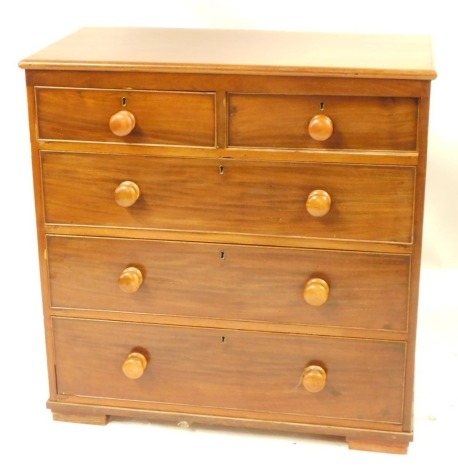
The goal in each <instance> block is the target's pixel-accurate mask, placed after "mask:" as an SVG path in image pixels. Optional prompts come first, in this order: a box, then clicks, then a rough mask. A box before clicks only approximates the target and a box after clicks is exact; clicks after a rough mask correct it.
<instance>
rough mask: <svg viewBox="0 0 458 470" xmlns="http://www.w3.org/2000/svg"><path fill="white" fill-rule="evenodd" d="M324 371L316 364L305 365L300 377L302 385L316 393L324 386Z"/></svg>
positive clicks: (308, 390)
mask: <svg viewBox="0 0 458 470" xmlns="http://www.w3.org/2000/svg"><path fill="white" fill-rule="evenodd" d="M326 378H327V377H326V371H325V370H324V369H323V368H322V367H321V366H317V365H310V366H307V367H306V368H305V370H304V375H303V377H302V385H303V386H304V388H305V390H307V392H310V393H318V392H321V390H323V389H324V387H325V386H326Z"/></svg>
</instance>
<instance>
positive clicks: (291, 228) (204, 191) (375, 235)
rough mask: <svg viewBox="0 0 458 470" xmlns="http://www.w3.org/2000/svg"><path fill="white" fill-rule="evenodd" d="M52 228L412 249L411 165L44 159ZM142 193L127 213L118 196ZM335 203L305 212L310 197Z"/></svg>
mask: <svg viewBox="0 0 458 470" xmlns="http://www.w3.org/2000/svg"><path fill="white" fill-rule="evenodd" d="M41 159H42V170H43V187H44V189H43V190H44V200H45V202H44V205H45V218H46V222H47V223H51V224H77V225H90V226H104V227H108V226H111V227H132V228H150V229H161V230H179V231H184V230H185V231H192V232H219V233H240V234H250V235H270V236H280V237H295V238H328V239H332V240H363V241H364V240H370V241H382V242H398V243H411V242H412V224H413V196H414V184H415V168H414V167H388V166H364V165H341V164H325V163H323V164H304V163H287V162H280V163H273V162H263V161H261V162H259V161H256V162H255V161H232V160H228V159H224V158H223V159H211V158H209V159H194V158H173V157H172V158H165V157H149V156H126V155H96V154H71V153H53V152H42V153H41ZM125 181H131V182H134V183H135V184H136V185H137V186H138V188H139V197H138V200H136V202H135V203H134V204H133V205H132V206H131V207H128V208H126V207H120V206H119V205H118V204H117V203H116V202H115V198H114V194H115V191H117V189H118V188H119V185H121V183H124V182H125ZM317 189H319V190H324V191H326V192H327V193H328V194H329V195H330V198H331V200H332V203H331V206H330V210H329V212H328V213H327V214H326V215H325V216H323V217H316V216H312V215H310V214H309V213H308V211H307V209H306V203H307V200H308V198H309V196H310V195H311V194H312V193H313V191H315V190H317Z"/></svg>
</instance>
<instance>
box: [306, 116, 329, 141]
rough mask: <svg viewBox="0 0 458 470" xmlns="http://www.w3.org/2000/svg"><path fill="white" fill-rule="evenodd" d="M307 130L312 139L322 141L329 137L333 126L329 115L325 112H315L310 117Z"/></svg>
mask: <svg viewBox="0 0 458 470" xmlns="http://www.w3.org/2000/svg"><path fill="white" fill-rule="evenodd" d="M308 130H309V135H310V137H311V138H312V139H314V140H319V141H323V140H328V139H329V137H331V135H332V133H333V131H334V126H333V124H332V120H331V118H330V117H328V116H326V115H325V114H317V115H316V116H313V117H312V119H310V122H309V127H308Z"/></svg>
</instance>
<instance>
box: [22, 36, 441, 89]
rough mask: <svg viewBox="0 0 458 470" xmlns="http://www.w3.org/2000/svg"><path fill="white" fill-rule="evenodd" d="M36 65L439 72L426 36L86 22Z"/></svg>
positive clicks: (416, 75)
mask: <svg viewBox="0 0 458 470" xmlns="http://www.w3.org/2000/svg"><path fill="white" fill-rule="evenodd" d="M20 66H21V67H22V68H25V69H41V70H108V71H109V70H124V71H164V72H202V73H242V74H243V73H257V74H263V73H264V74H269V73H273V72H274V73H276V74H282V75H304V76H307V75H315V76H329V77H333V76H335V77H362V78H378V77H380V78H401V79H419V80H431V79H434V78H435V77H436V72H435V70H434V64H433V60H432V44H431V39H430V38H429V37H428V36H412V35H409V36H407V35H406V36H404V35H367V34H353V33H333V34H329V33H304V32H280V31H244V30H212V29H207V30H197V29H153V28H84V29H81V30H79V31H77V32H75V33H73V34H71V35H70V36H67V37H66V38H64V39H62V40H60V41H58V42H56V43H55V44H53V45H51V46H49V47H47V48H46V49H44V50H42V51H40V52H38V53H36V54H33V55H32V56H30V57H28V58H26V59H24V60H23V61H22V62H21V63H20Z"/></svg>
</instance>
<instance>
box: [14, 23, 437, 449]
mask: <svg viewBox="0 0 458 470" xmlns="http://www.w3.org/2000/svg"><path fill="white" fill-rule="evenodd" d="M120 35H121V36H122V41H121V42H119V38H120V37H121V36H120ZM247 37H250V41H248V42H246V41H244V39H246V38H247ZM158 38H161V40H160V41H157V39H158ZM216 38H219V39H224V41H221V40H216ZM229 38H230V40H228V39H229ZM154 39H156V40H154ZM165 39H166V40H165ZM115 43H116V44H117V47H113V44H115ZM223 43H224V44H226V45H227V47H225V48H224V49H221V48H218V47H214V45H215V44H217V45H218V44H223ZM240 43H245V44H248V43H249V44H250V47H247V48H240V47H238V44H240ZM88 44H90V45H91V47H88ZM106 44H110V47H108V48H107V47H106V46H105V45H106ZM144 44H155V45H156V46H157V47H154V48H149V47H148V48H145V47H143V46H144ZM208 44H211V45H212V46H211V47H208ZM266 45H268V46H269V47H266ZM191 50H192V53H191V52H190V51H191ZM266 51H267V52H266ZM310 51H312V52H313V53H312V54H310ZM21 66H22V67H24V68H26V69H28V70H27V72H26V77H27V87H28V101H29V116H30V132H31V142H32V157H33V158H32V161H33V168H34V185H35V201H36V212H37V226H38V244H39V250H40V266H41V275H42V292H43V305H44V313H45V331H46V343H47V351H48V367H49V384H50V401H49V407H50V408H51V410H52V411H53V414H54V417H55V419H62V420H68V421H76V422H98V423H104V422H106V420H107V417H108V416H109V415H110V416H113V415H114V416H130V417H147V418H154V419H167V420H172V421H173V420H176V419H177V418H179V420H181V421H186V420H194V421H196V422H204V423H207V424H225V425H230V426H233V425H238V426H247V427H249V426H250V427H259V428H265V429H277V430H291V431H300V432H315V433H318V432H322V433H324V434H334V435H339V436H344V437H346V438H347V440H348V442H349V446H350V447H351V448H359V449H367V450H377V451H383V452H404V451H406V449H407V445H408V443H409V442H410V441H411V439H412V401H413V400H412V398H413V384H414V375H413V371H414V357H415V330H416V315H417V303H418V288H419V272H420V256H421V232H422V217H423V199H424V183H425V169H426V150H427V131H428V111H429V93H430V80H431V79H433V78H434V77H435V72H434V70H433V68H432V65H431V53H430V44H429V41H428V40H427V39H425V38H410V37H402V38H401V37H381V36H370V37H366V36H360V35H357V36H355V35H344V36H342V35H317V34H300V33H270V32H256V33H255V32H240V31H239V32H236V31H230V32H224V31H221V32H219V31H197V30H194V31H189V30H181V31H177V30H151V29H139V30H135V29H112V28H106V29H97V28H95V29H93V28H89V29H84V30H82V31H80V32H78V33H76V34H75V35H72V36H71V37H69V38H67V39H65V40H64V41H62V42H59V43H56V44H55V45H53V46H51V47H50V48H48V49H46V50H45V51H44V52H41V53H38V54H36V55H34V56H32V57H30V58H28V59H26V60H24V61H23V62H22V63H21ZM323 116H324V117H323ZM327 118H329V119H327ZM110 121H111V126H110ZM311 121H312V125H311V126H310V122H311ZM118 124H119V126H118ZM315 124H318V130H317V129H316V128H315ZM309 128H310V129H311V135H310V129H309ZM326 194H327V196H326ZM310 195H313V197H310ZM308 199H311V200H312V201H308ZM120 287H121V289H120ZM123 290H124V291H123ZM126 291H127V292H126ZM59 316H60V318H59ZM74 317H77V318H79V319H75V318H74ZM172 325H175V326H172ZM142 357H143V359H144V360H143V359H142ZM123 370H124V372H123ZM126 371H127V376H129V377H130V378H128V377H127V376H126ZM183 383H186V385H187V386H186V387H183ZM307 388H309V390H310V391H307ZM304 396H307V400H304ZM126 403H128V406H127V407H126Z"/></svg>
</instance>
